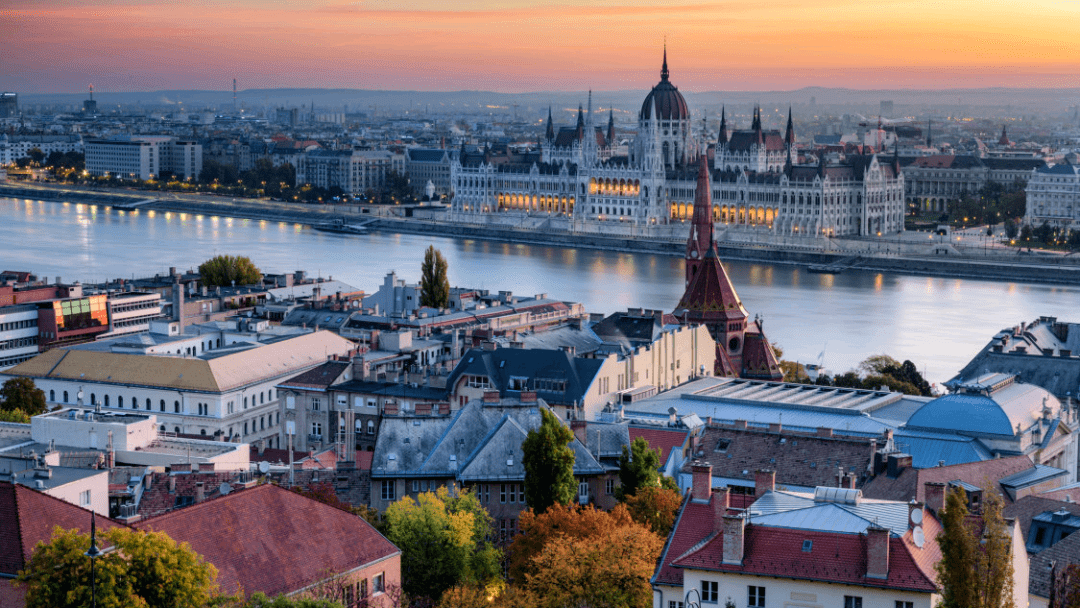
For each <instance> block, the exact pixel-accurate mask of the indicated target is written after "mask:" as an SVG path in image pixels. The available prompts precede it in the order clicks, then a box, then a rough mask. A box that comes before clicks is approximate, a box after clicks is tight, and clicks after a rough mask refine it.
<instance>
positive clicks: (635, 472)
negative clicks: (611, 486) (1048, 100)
mask: <svg viewBox="0 0 1080 608" xmlns="http://www.w3.org/2000/svg"><path fill="white" fill-rule="evenodd" d="M659 469H660V450H654V449H651V448H650V447H649V442H648V441H646V439H645V438H644V437H638V438H636V439H634V440H633V441H631V442H630V445H628V446H626V445H624V446H623V449H622V456H619V483H620V484H621V485H619V487H618V489H617V490H616V491H615V494H616V496H617V497H618V499H619V500H624V499H625V498H626V497H627V496H633V495H635V494H637V491H638V489H639V488H658V487H660V470H659Z"/></svg>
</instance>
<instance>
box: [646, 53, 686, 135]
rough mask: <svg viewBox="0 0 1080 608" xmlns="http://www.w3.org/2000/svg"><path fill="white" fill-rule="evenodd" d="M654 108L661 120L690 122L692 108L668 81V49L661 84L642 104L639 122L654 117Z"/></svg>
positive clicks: (653, 89) (665, 54) (654, 88)
mask: <svg viewBox="0 0 1080 608" xmlns="http://www.w3.org/2000/svg"><path fill="white" fill-rule="evenodd" d="M653 106H655V107H656V115H657V118H659V119H660V120H689V119H690V108H689V107H688V106H687V105H686V100H685V99H683V96H682V93H680V92H679V89H678V88H677V87H676V86H675V85H673V84H671V81H669V80H668V68H667V49H664V67H663V68H661V70H660V82H659V83H657V85H656V86H655V87H653V88H652V91H649V94H648V95H646V96H645V101H644V102H643V103H642V104H641V112H640V113H639V114H638V119H639V120H648V119H650V118H652V117H653V115H652V114H653Z"/></svg>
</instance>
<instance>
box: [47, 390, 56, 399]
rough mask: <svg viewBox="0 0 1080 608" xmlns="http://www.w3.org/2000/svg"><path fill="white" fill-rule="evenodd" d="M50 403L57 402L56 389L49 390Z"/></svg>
mask: <svg viewBox="0 0 1080 608" xmlns="http://www.w3.org/2000/svg"><path fill="white" fill-rule="evenodd" d="M49 401H56V389H49Z"/></svg>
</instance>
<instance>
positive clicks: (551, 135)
mask: <svg viewBox="0 0 1080 608" xmlns="http://www.w3.org/2000/svg"><path fill="white" fill-rule="evenodd" d="M546 137H547V140H548V141H552V140H554V139H555V125H554V123H552V122H551V106H548V123H547V134H546Z"/></svg>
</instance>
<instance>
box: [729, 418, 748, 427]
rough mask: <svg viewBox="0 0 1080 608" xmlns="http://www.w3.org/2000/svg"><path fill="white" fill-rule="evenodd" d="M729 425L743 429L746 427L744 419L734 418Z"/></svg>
mask: <svg viewBox="0 0 1080 608" xmlns="http://www.w3.org/2000/svg"><path fill="white" fill-rule="evenodd" d="M731 426H732V427H734V428H737V429H745V428H746V421H745V420H736V421H734V422H732V423H731Z"/></svg>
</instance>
